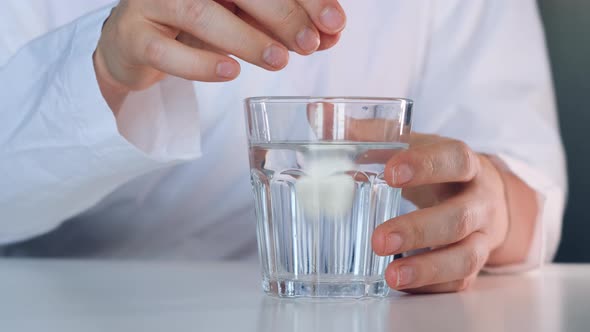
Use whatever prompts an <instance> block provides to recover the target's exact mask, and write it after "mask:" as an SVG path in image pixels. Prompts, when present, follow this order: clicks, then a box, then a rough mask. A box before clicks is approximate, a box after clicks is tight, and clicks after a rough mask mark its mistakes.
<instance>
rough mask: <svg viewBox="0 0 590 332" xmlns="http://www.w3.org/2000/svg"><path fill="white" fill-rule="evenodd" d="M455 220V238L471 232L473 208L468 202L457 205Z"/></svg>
mask: <svg viewBox="0 0 590 332" xmlns="http://www.w3.org/2000/svg"><path fill="white" fill-rule="evenodd" d="M455 220H456V221H455V230H454V233H455V234H454V236H455V239H464V238H466V237H467V236H468V235H469V234H470V233H471V231H472V229H473V225H474V223H475V211H474V208H473V207H472V206H471V205H470V204H464V205H463V206H461V207H459V209H458V211H457V217H456V219H455Z"/></svg>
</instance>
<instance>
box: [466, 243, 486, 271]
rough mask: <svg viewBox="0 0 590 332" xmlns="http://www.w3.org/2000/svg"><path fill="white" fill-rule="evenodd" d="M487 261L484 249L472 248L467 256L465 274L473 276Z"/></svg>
mask: <svg viewBox="0 0 590 332" xmlns="http://www.w3.org/2000/svg"><path fill="white" fill-rule="evenodd" d="M484 261H485V258H484V255H483V254H482V251H481V250H479V248H478V247H473V248H471V249H470V250H469V251H468V252H467V254H466V256H465V271H464V275H465V276H471V275H474V274H476V273H477V272H479V269H480V268H481V267H482V266H483V264H484Z"/></svg>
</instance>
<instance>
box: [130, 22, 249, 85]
mask: <svg viewBox="0 0 590 332" xmlns="http://www.w3.org/2000/svg"><path fill="white" fill-rule="evenodd" d="M143 39H144V40H143V44H144V46H143V47H140V48H138V49H141V50H145V51H144V52H142V54H138V56H139V57H141V58H142V59H143V61H144V62H145V63H146V64H147V65H149V66H151V67H153V68H155V69H157V70H159V71H161V72H164V73H167V74H170V75H173V76H178V77H182V78H184V79H187V80H192V81H201V82H224V81H230V80H232V79H234V78H236V77H237V76H238V75H239V73H240V64H239V63H238V62H237V61H236V60H234V59H232V58H230V57H228V56H225V55H222V54H218V53H214V52H211V51H206V50H201V49H196V48H192V47H189V46H187V45H185V44H183V43H181V42H179V41H177V40H174V39H170V38H167V37H166V36H163V35H160V34H157V33H155V34H145V36H144V37H143Z"/></svg>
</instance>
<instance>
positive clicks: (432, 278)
mask: <svg viewBox="0 0 590 332" xmlns="http://www.w3.org/2000/svg"><path fill="white" fill-rule="evenodd" d="M427 271H428V276H427V278H426V279H427V280H426V282H425V283H424V284H425V285H434V284H438V283H440V281H441V269H440V267H439V266H438V265H437V264H429V267H428V270H427Z"/></svg>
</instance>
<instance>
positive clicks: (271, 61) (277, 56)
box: [262, 44, 289, 71]
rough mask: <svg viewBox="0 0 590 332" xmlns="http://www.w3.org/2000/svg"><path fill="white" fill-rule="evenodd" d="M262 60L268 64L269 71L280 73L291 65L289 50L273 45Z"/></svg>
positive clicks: (265, 52)
mask: <svg viewBox="0 0 590 332" xmlns="http://www.w3.org/2000/svg"><path fill="white" fill-rule="evenodd" d="M262 59H263V60H264V62H265V63H266V64H267V66H268V67H267V69H268V70H271V71H278V70H281V69H283V68H285V67H286V66H287V64H288V63H289V50H287V48H285V47H283V46H279V45H277V44H271V45H269V46H268V47H267V48H266V49H265V50H264V53H263V54H262Z"/></svg>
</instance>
